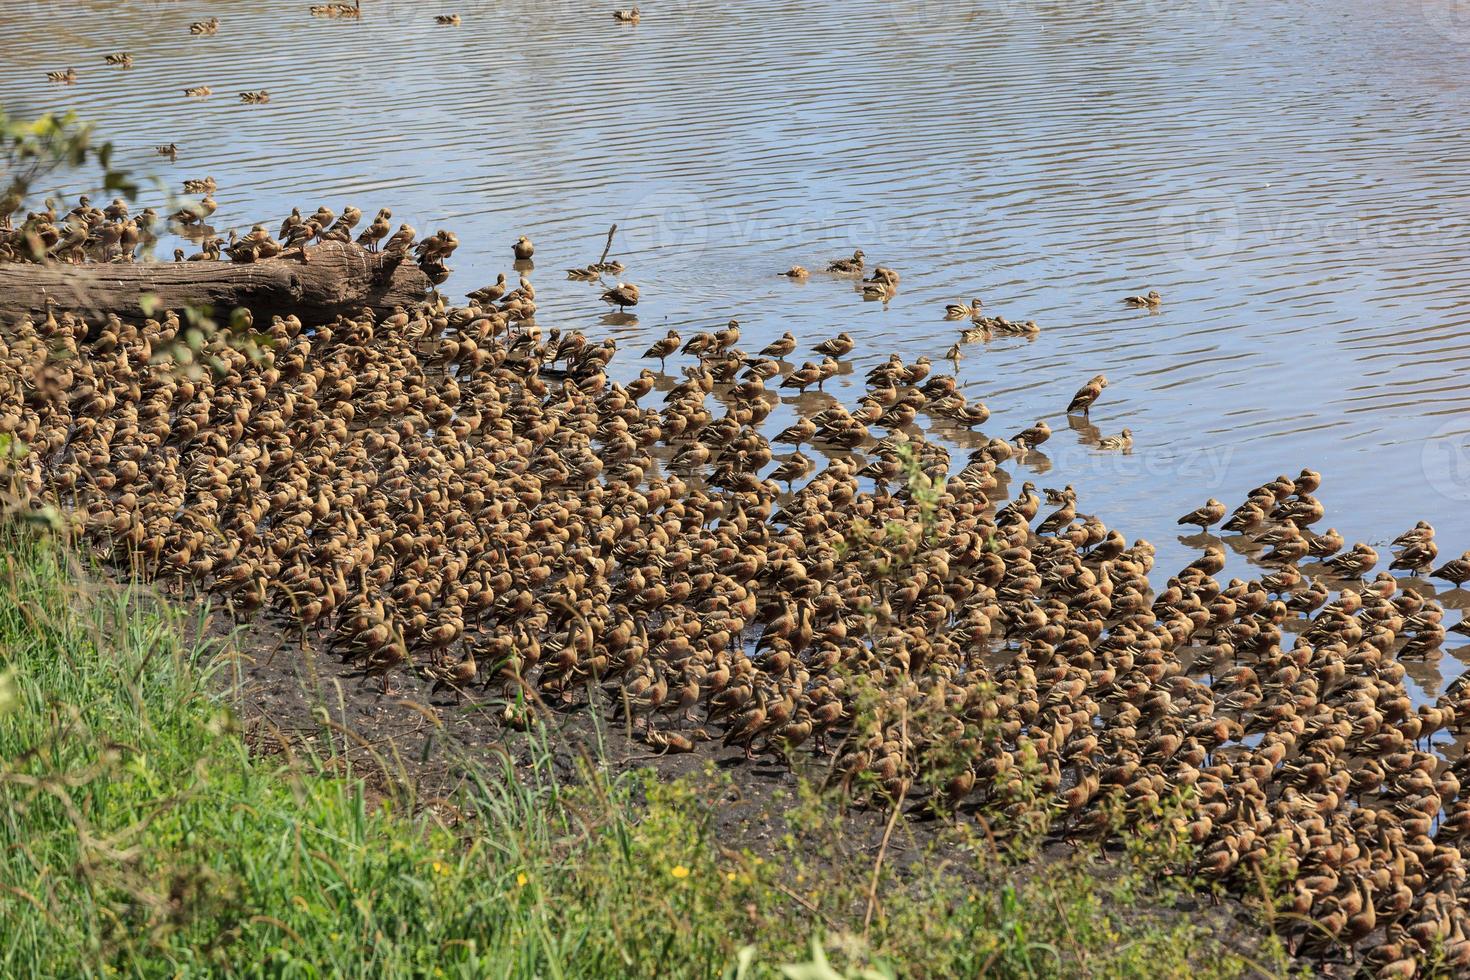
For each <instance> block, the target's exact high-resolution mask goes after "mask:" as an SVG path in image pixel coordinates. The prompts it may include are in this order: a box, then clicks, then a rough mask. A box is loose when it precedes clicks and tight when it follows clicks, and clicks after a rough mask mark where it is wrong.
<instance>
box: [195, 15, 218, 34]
mask: <svg viewBox="0 0 1470 980" xmlns="http://www.w3.org/2000/svg"><path fill="white" fill-rule="evenodd" d="M189 33H190V34H193V35H194V36H196V37H200V36H209V35H213V34H218V33H219V18H218V17H211V18H209V19H208V20H196V21H194V22H193V23H192V24H190V25H189Z"/></svg>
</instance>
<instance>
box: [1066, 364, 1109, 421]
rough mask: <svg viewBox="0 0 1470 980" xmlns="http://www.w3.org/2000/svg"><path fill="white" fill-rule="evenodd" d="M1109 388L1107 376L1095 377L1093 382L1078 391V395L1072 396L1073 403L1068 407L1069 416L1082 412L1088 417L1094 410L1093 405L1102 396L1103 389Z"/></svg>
mask: <svg viewBox="0 0 1470 980" xmlns="http://www.w3.org/2000/svg"><path fill="white" fill-rule="evenodd" d="M1107 386H1108V379H1107V376H1106V375H1102V374H1096V375H1093V377H1092V380H1090V381H1088V382H1087V384H1085V385H1083V386H1082V387H1081V388H1079V389H1077V394H1075V395H1073V396H1072V401H1071V402H1070V403H1068V405H1067V414H1068V415H1071V414H1072V413H1073V412H1081V413H1082V414H1083V415H1087V414H1088V413H1089V412H1091V410H1092V405H1093V403H1094V402H1096V401H1097V400H1098V398H1100V397H1101V396H1102V393H1103V389H1104V388H1106V387H1107Z"/></svg>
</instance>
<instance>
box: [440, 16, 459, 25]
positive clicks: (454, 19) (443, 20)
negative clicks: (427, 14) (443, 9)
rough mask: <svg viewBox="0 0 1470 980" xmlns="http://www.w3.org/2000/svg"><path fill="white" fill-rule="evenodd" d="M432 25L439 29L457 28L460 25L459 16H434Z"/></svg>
mask: <svg viewBox="0 0 1470 980" xmlns="http://www.w3.org/2000/svg"><path fill="white" fill-rule="evenodd" d="M434 23H436V24H438V25H439V26H440V27H458V26H459V24H460V19H459V14H435V15H434Z"/></svg>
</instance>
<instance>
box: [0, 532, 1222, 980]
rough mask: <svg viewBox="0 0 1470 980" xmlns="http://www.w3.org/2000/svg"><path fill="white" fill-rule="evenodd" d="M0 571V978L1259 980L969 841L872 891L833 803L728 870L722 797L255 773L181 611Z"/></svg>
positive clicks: (607, 782)
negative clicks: (406, 786) (427, 785)
mask: <svg viewBox="0 0 1470 980" xmlns="http://www.w3.org/2000/svg"><path fill="white" fill-rule="evenodd" d="M0 553H3V555H0V936H3V937H4V942H3V943H0V976H5V977H27V976H35V975H45V976H58V977H71V976H138V977H165V976H167V977H174V976H212V975H238V976H271V977H324V976H336V975H346V976H373V977H419V976H424V977H428V976H457V977H482V976H505V977H512V976H514V977H522V976H524V977H531V976H537V977H551V978H555V977H618V976H630V977H645V976H658V977H720V976H728V977H755V976H780V975H782V974H783V972H784V973H785V975H787V976H790V977H793V978H812V980H816V978H830V977H839V976H854V977H856V976H859V975H865V976H927V977H942V976H971V977H973V976H980V975H992V976H1007V977H1029V976H1036V977H1049V976H1057V975H1074V976H1089V977H1100V976H1118V977H1132V976H1140V977H1141V976H1148V977H1159V976H1174V975H1184V974H1193V975H1201V976H1237V975H1243V974H1245V973H1247V972H1248V964H1247V962H1246V961H1244V960H1242V959H1241V958H1239V957H1237V956H1234V955H1231V954H1229V953H1228V952H1227V951H1225V950H1224V949H1222V948H1221V947H1220V946H1219V945H1218V944H1217V943H1216V942H1215V941H1214V940H1213V939H1212V938H1211V937H1210V935H1209V934H1208V933H1206V932H1205V931H1203V930H1202V929H1200V928H1196V927H1195V926H1193V925H1190V924H1189V923H1188V922H1187V921H1185V920H1184V919H1183V918H1182V917H1180V916H1172V917H1168V916H1166V917H1160V916H1157V915H1155V914H1154V913H1153V911H1152V910H1153V909H1155V908H1158V907H1159V906H1160V905H1161V903H1162V904H1167V901H1168V897H1169V895H1168V893H1161V892H1160V891H1159V890H1158V887H1157V886H1156V884H1155V883H1154V881H1153V879H1152V878H1150V877H1148V876H1145V875H1143V874H1142V873H1141V872H1139V871H1137V870H1136V869H1135V868H1133V867H1131V866H1130V865H1128V864H1127V863H1126V862H1124V863H1120V864H1117V865H1115V867H1114V868H1113V869H1112V871H1111V873H1110V874H1108V875H1107V876H1101V875H1099V874H1097V873H1096V872H1095V869H1093V868H1092V867H1090V866H1089V865H1088V864H1087V863H1086V861H1085V860H1083V859H1081V858H1079V859H1077V860H1075V861H1065V862H1060V863H1058V864H1056V865H1055V866H1049V867H1047V868H1046V869H1044V873H1026V872H1025V871H1024V869H1023V870H1021V871H1018V870H1017V869H1016V868H1015V867H1014V866H1013V865H1011V864H1009V863H1007V862H1003V861H1000V860H998V859H996V858H993V857H986V856H985V850H984V848H983V847H979V846H975V847H969V848H967V847H965V846H960V845H955V844H953V843H950V844H946V845H945V846H944V847H945V849H944V850H941V849H939V847H938V846H937V845H936V848H935V850H934V852H933V853H932V854H923V855H919V856H918V858H917V859H916V860H910V861H907V862H905V869H904V870H901V871H900V870H895V865H894V863H893V862H889V863H887V864H884V865H883V866H882V867H880V869H879V871H878V873H877V874H876V876H875V875H874V873H873V858H872V856H871V854H868V853H864V852H861V851H860V850H859V849H856V848H853V849H851V851H849V849H848V848H847V847H846V846H845V845H844V843H843V837H842V831H843V826H844V824H843V818H842V816H841V814H840V813H838V812H836V811H835V810H834V809H833V808H832V807H831V806H830V805H829V804H828V803H826V802H824V801H821V800H817V799H814V798H813V799H806V800H802V801H797V802H795V803H794V804H793V806H792V810H791V812H792V832H791V834H790V835H789V836H788V837H787V838H786V840H784V841H778V842H777V843H776V844H775V845H774V849H773V850H771V851H769V852H767V854H766V855H765V856H757V855H753V854H750V853H748V852H734V851H730V850H728V849H723V848H721V847H720V846H718V843H719V842H717V841H715V840H713V839H712V834H711V832H710V828H711V825H712V814H713V812H714V810H713V807H714V806H715V801H716V800H717V798H718V796H719V794H720V793H721V792H722V788H723V787H722V783H721V781H720V780H719V779H718V778H716V777H715V776H713V775H709V776H707V777H704V778H699V779H688V780H683V781H679V782H673V783H661V782H659V781H658V780H656V779H655V778H653V777H652V775H651V774H647V773H644V774H631V775H625V776H620V777H615V776H609V775H606V774H604V773H602V772H600V771H599V770H598V769H597V768H596V767H589V769H588V771H587V772H585V773H584V774H583V778H582V779H580V780H578V781H576V783H575V784H574V785H566V784H563V783H560V782H558V781H557V780H555V779H553V778H551V777H550V776H549V775H548V773H549V772H550V767H549V766H548V765H539V766H533V767H531V768H530V769H529V770H527V769H526V768H524V767H523V768H520V769H515V770H509V769H507V770H504V771H495V770H488V771H482V772H480V774H479V777H478V779H477V781H476V783H475V785H474V788H473V789H472V790H471V791H470V792H468V793H467V794H465V796H464V798H463V799H458V800H456V801H455V804H456V806H455V809H454V810H453V811H449V810H425V811H423V812H413V807H411V806H409V805H406V801H404V800H403V799H401V798H399V797H396V796H394V795H392V794H391V793H390V794H389V795H387V796H384V795H383V794H382V793H381V792H375V791H373V790H371V789H370V786H369V783H368V781H367V780H365V779H364V778H363V775H362V774H361V773H354V772H352V771H350V770H348V771H346V772H343V769H342V767H341V766H336V767H331V771H332V772H333V773H334V774H333V775H332V776H326V775H322V768H323V767H322V766H319V765H316V764H314V763H313V760H312V759H310V758H306V757H302V755H301V754H300V753H293V754H290V756H289V758H288V757H286V756H281V755H271V756H264V755H261V754H258V753H253V752H252V751H251V750H250V748H249V747H248V745H247V743H246V741H245V739H244V738H243V737H242V736H241V734H240V733H239V732H238V731H237V729H236V726H235V723H234V720H233V718H232V715H231V713H230V712H229V710H228V709H227V707H226V706H225V702H224V701H223V700H222V699H221V698H220V697H219V696H218V694H217V693H216V692H217V689H218V688H219V687H220V685H218V684H214V683H212V682H211V679H210V676H209V672H210V669H211V666H212V665H217V664H218V663H220V662H221V661H220V659H219V657H218V656H217V655H216V653H217V652H211V651H210V650H208V649H206V648H204V647H203V646H201V645H199V644H197V643H193V642H190V641H187V640H186V639H185V637H186V636H188V635H191V633H192V632H197V631H191V630H189V629H187V628H186V627H187V626H188V625H189V624H188V623H187V621H186V620H185V618H184V613H182V612H181V611H180V610H178V609H176V608H174V607H171V606H169V605H167V604H165V603H162V602H159V601H157V600H155V599H152V598H150V597H149V596H148V595H147V594H146V593H144V592H142V591H141V590H136V589H134V590H129V589H124V588H115V587H112V586H106V585H102V586H99V585H97V584H96V583H97V582H98V581H100V580H99V579H97V578H94V577H92V576H90V575H88V574H85V573H84V571H83V570H82V569H81V568H80V567H79V566H78V565H77V563H76V560H75V559H74V558H73V557H71V553H70V552H69V551H67V550H66V549H65V547H63V546H62V545H60V544H57V543H56V542H55V540H54V539H51V538H45V537H37V536H34V535H32V534H30V533H27V532H21V531H16V530H5V531H0ZM526 737H527V738H528V739H530V740H531V741H532V744H534V743H535V740H536V739H537V738H538V737H540V736H538V735H537V734H536V733H534V732H533V733H531V734H529V735H528V736H526ZM541 757H542V758H544V757H545V754H544V753H543V755H542V756H541ZM451 812H458V813H461V814H464V815H465V817H464V819H462V820H456V821H455V822H454V823H453V824H451V823H450V822H448V819H447V816H446V814H448V813H451ZM875 881H876V884H877V887H876V889H872V890H870V888H871V886H872V885H873V883H874V882H875ZM873 895H876V896H877V897H878V901H877V902H876V903H874V902H873V901H872V896H873ZM870 906H871V910H872V911H871V922H870V923H868V924H867V925H866V927H865V919H867V918H868V917H869V908H870ZM792 964H796V965H792ZM864 971H866V972H864Z"/></svg>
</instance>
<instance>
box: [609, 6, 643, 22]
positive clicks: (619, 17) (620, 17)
mask: <svg viewBox="0 0 1470 980" xmlns="http://www.w3.org/2000/svg"><path fill="white" fill-rule="evenodd" d="M642 18H643V14H642V13H641V12H640V11H639V9H638V8H637V7H628V8H625V9H621V10H614V11H613V20H615V21H617V22H618V23H620V24H636V23H638V21H639V20H641V19H642Z"/></svg>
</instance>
